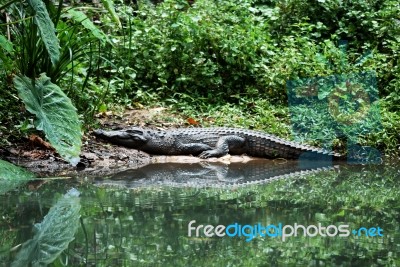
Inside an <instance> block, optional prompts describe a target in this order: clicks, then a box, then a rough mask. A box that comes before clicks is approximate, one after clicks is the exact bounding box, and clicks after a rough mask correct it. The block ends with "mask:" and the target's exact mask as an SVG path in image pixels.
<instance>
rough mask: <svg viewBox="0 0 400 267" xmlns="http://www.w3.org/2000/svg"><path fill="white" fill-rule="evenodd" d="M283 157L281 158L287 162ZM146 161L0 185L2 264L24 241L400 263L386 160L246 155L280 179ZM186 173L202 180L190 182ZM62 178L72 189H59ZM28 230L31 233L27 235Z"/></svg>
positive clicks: (395, 173)
mask: <svg viewBox="0 0 400 267" xmlns="http://www.w3.org/2000/svg"><path fill="white" fill-rule="evenodd" d="M241 166H242V165H241ZM285 166H286V170H289V169H290V168H288V167H289V166H291V165H290V164H289V165H285ZM154 167H155V168H150V169H149V170H148V171H143V170H142V173H141V175H142V176H145V175H150V173H151V175H153V176H151V177H150V176H146V179H150V180H151V181H153V183H146V182H144V181H139V180H140V177H135V178H134V177H133V176H132V175H134V174H137V172H136V171H130V172H129V171H128V172H126V171H125V172H123V173H120V174H116V175H114V176H113V177H111V179H104V177H89V178H74V179H67V180H50V181H45V182H44V181H34V182H29V183H26V184H24V185H21V186H20V187H18V188H17V189H15V190H12V191H8V192H7V193H4V194H2V195H1V196H0V203H1V214H0V231H1V236H2V238H1V241H0V266H10V265H11V264H12V263H14V266H18V264H17V263H19V262H21V261H19V262H18V258H21V257H22V256H21V255H23V252H21V251H23V250H25V251H28V249H29V246H28V245H31V246H33V245H32V244H34V245H37V244H39V245H37V246H36V247H35V248H39V250H42V251H44V252H47V254H45V253H42V254H41V255H42V256H40V257H42V258H40V257H38V255H40V253H38V250H35V253H32V255H30V254H29V255H28V254H26V255H28V256H29V257H28V256H27V258H29V259H30V260H31V262H33V263H34V262H35V261H36V263H38V262H39V263H40V262H41V261H42V262H44V260H43V258H45V256H43V255H46V257H47V259H50V260H51V263H49V265H50V266H60V265H61V264H63V265H68V266H400V259H399V255H400V245H399V244H400V242H399V241H400V234H399V230H400V229H399V220H400V213H399V212H400V197H399V196H398V195H399V194H398V192H399V189H400V188H399V187H400V185H399V181H398V177H399V170H398V168H397V167H395V166H370V167H368V166H340V167H337V168H330V169H329V168H320V170H318V171H316V172H311V173H306V174H303V175H301V176H299V175H292V176H290V175H287V174H282V173H284V171H282V170H281V171H278V170H277V169H276V168H275V167H271V166H266V165H263V167H260V166H258V167H256V166H255V165H253V166H252V169H253V170H254V169H257V168H258V171H257V172H256V173H257V175H259V174H260V170H261V169H262V168H264V169H265V168H266V169H267V170H268V171H267V172H264V173H271V172H272V169H273V171H274V172H275V174H278V176H280V177H281V179H277V180H273V181H271V182H270V183H247V184H246V185H245V186H242V185H241V182H243V181H244V180H243V179H249V180H251V181H254V180H256V181H257V180H258V178H257V179H253V178H252V177H251V175H250V176H249V177H247V178H246V177H243V175H249V174H251V173H254V171H251V172H250V171H246V170H243V168H245V167H243V166H242V167H241V169H242V172H241V176H240V177H241V178H238V175H237V173H236V174H235V175H234V177H233V178H232V177H231V176H229V175H226V174H227V173H230V171H231V170H233V169H237V168H238V167H237V166H233V167H227V168H226V167H224V168H222V169H220V168H217V167H215V166H211V167H210V166H203V167H199V166H183V165H182V166H181V167H180V168H179V169H180V172H179V174H178V173H176V172H175V173H174V171H172V173H174V174H175V175H178V176H179V177H178V176H176V177H173V178H168V175H170V174H171V168H169V167H167V166H165V167H161V166H159V165H155V166H154ZM175 167H176V166H175ZM175 167H174V168H172V169H173V170H176V169H177V168H175ZM202 168H206V171H207V172H206V174H204V173H203V174H202V175H203V180H207V179H205V178H204V177H209V178H210V179H211V180H213V181H214V182H218V183H219V184H220V185H223V184H224V185H225V186H217V187H212V186H210V184H211V183H209V182H204V181H203V180H201V179H200V180H199V175H200V176H201V173H202V171H204V170H203V169H202ZM210 168H211V169H210ZM271 168H272V169H271ZM150 170H151V171H150ZM166 170H169V171H166ZM189 170H192V171H193V170H195V171H194V172H191V171H189ZM193 173H195V175H193ZM160 174H162V175H160ZM224 174H225V175H224ZM185 175H188V176H185ZM282 175H283V176H282ZM182 177H186V178H187V179H192V181H190V182H185V181H187V179H186V180H185V179H182ZM271 177H275V176H271ZM252 179H253V180H252ZM134 180H135V181H136V183H135V182H134ZM195 181H200V182H203V183H202V186H192V185H193V184H194V183H195ZM113 182H114V183H113ZM112 184H113V185H112ZM71 188H75V189H77V190H78V191H79V193H80V194H79V196H77V194H75V193H76V192H75V193H70V194H67V192H68V191H69V190H70V189H71ZM73 211H78V212H77V213H74V212H73ZM191 221H195V222H194V223H192V226H193V227H194V229H196V228H197V227H198V226H199V225H213V226H214V227H215V226H217V225H224V226H229V225H235V223H237V225H239V224H240V225H242V226H245V225H250V226H254V225H258V224H259V223H260V225H261V226H264V227H265V226H267V225H273V226H274V227H275V228H273V227H272V226H271V228H269V229H270V230H271V231H270V232H268V233H269V234H270V235H271V236H273V235H275V234H276V233H277V232H279V224H281V225H282V226H284V225H290V226H294V225H295V224H298V225H299V224H301V225H304V226H305V227H307V226H310V225H316V226H318V224H321V226H322V227H324V226H325V227H326V226H329V225H334V226H335V227H336V228H338V227H339V226H340V225H348V229H349V231H351V230H359V229H360V227H365V228H366V229H370V228H375V232H374V230H370V231H372V232H371V234H372V235H373V234H375V235H376V236H369V237H367V236H366V234H365V231H363V230H362V229H361V230H360V236H358V233H356V234H353V233H350V234H349V236H342V237H339V236H332V237H329V236H325V237H322V236H319V235H317V236H315V237H304V236H303V232H301V230H299V233H298V236H287V237H286V238H285V240H283V239H282V236H277V237H269V236H265V237H260V236H256V237H254V238H253V237H252V236H251V235H250V234H249V232H248V230H249V229H248V230H246V231H244V232H243V235H242V236H240V237H239V236H235V237H229V236H226V235H225V236H224V237H216V236H213V237H207V236H206V235H205V234H204V231H203V232H201V229H204V228H199V230H200V231H199V236H196V230H192V231H191V236H190V237H189V236H188V225H189V223H190V222H191ZM35 223H41V225H40V227H34V224H35ZM378 227H379V228H378ZM34 228H39V230H38V229H36V231H33V230H34ZM272 229H275V232H274V231H273V230H272ZM286 229H287V230H288V231H289V230H290V228H289V227H287V228H286ZM299 229H300V228H299ZM310 229H311V228H310ZM378 229H381V230H382V232H381V234H382V236H379V235H378V234H377V233H378V232H377V230H378ZM231 230H232V231H231V232H230V233H233V232H234V231H233V230H234V228H233V227H231ZM253 230H254V228H253ZM311 230H312V229H311ZM333 230H334V228H333V226H332V227H331V230H330V231H331V233H333V232H334V231H333ZM37 233H39V234H37ZM264 233H265V232H264ZM310 233H311V234H312V231H311V232H310ZM68 235H72V236H73V238H74V239H73V240H72V241H70V240H69V239H68ZM246 235H247V236H246ZM46 237H49V238H47V239H46ZM246 239H252V240H251V241H250V240H249V241H246ZM28 240H34V241H30V243H29V244H28V245H27V244H26V243H25V242H27V241H28ZM38 240H39V241H38ZM36 241H38V242H36ZM35 242H36V243H35ZM49 242H51V244H52V246H51V247H49V246H47V245H46V244H48V243H49ZM24 243H25V245H22V244H24ZM57 246H60V247H62V246H65V248H64V249H61V248H60V249H57ZM49 255H50V256H49ZM54 257H55V258H54ZM53 258H54V259H53ZM39 263H38V266H40V264H39ZM19 264H21V263H19ZM25 264H26V263H25ZM20 266H23V265H20Z"/></svg>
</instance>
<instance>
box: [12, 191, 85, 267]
mask: <svg viewBox="0 0 400 267" xmlns="http://www.w3.org/2000/svg"><path fill="white" fill-rule="evenodd" d="M79 200H80V199H79V192H78V190H76V189H74V188H73V189H71V190H70V191H68V192H67V193H66V194H65V195H64V196H63V197H62V198H61V199H59V200H58V202H57V203H56V204H55V205H54V206H53V207H52V208H51V209H50V210H49V212H48V213H47V215H46V216H45V217H44V219H43V221H42V222H41V223H37V224H35V226H34V230H35V235H34V236H33V238H32V239H30V240H28V241H26V242H25V243H24V244H22V247H21V249H20V251H19V252H18V254H17V257H16V260H15V261H14V262H13V263H12V264H11V266H13V267H19V266H45V265H48V264H50V263H52V262H53V261H54V260H55V259H56V258H57V257H58V256H59V255H60V254H61V253H62V252H63V251H64V250H65V249H66V248H67V247H68V244H69V243H70V242H71V241H72V240H74V236H75V233H76V231H77V229H78V226H79V217H80V215H79V212H80V209H81V205H80V203H79Z"/></svg>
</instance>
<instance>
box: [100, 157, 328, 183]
mask: <svg viewBox="0 0 400 267" xmlns="http://www.w3.org/2000/svg"><path fill="white" fill-rule="evenodd" d="M334 168H335V167H334V166H333V165H332V162H323V161H317V162H315V161H301V162H299V161H294V160H292V161H287V160H284V161H282V160H265V159H260V160H251V161H249V162H247V163H242V162H234V163H230V164H223V163H220V162H200V163H155V164H149V165H146V166H143V167H141V168H139V169H130V170H125V171H122V172H119V173H116V174H114V175H112V176H111V177H110V178H109V179H98V180H97V181H96V183H97V184H98V185H103V186H107V185H112V186H120V187H126V188H140V187H151V186H180V187H184V186H190V187H226V186H228V187H229V186H242V185H251V184H261V183H268V182H271V181H274V180H278V179H284V178H289V177H293V176H298V175H302V174H309V173H316V172H320V171H324V170H330V169H331V170H332V169H334Z"/></svg>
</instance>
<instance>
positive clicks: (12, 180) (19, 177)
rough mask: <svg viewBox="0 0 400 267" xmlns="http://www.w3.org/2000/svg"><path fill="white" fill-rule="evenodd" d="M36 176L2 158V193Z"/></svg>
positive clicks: (0, 177)
mask: <svg viewBox="0 0 400 267" xmlns="http://www.w3.org/2000/svg"><path fill="white" fill-rule="evenodd" d="M35 178H36V177H35V175H34V174H33V173H31V172H29V171H27V170H25V169H23V168H20V167H18V166H15V165H13V164H11V163H9V162H7V161H4V160H0V195H1V194H4V193H6V192H8V191H10V190H13V189H15V188H16V187H18V186H20V185H22V184H25V183H26V182H27V181H29V180H32V179H35Z"/></svg>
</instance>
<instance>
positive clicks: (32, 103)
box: [14, 74, 82, 165]
mask: <svg viewBox="0 0 400 267" xmlns="http://www.w3.org/2000/svg"><path fill="white" fill-rule="evenodd" d="M34 82H35V84H33V80H31V79H29V78H28V77H26V76H24V77H15V78H14V84H15V87H16V88H17V90H18V95H19V97H20V98H21V99H22V101H23V102H24V103H25V106H26V109H27V110H28V111H29V112H31V113H32V114H35V115H36V120H35V127H36V129H38V130H40V131H43V132H44V133H45V134H46V137H47V139H48V140H49V142H50V143H51V145H52V146H53V147H54V148H55V149H56V150H57V152H58V153H59V154H60V155H61V156H62V157H63V158H64V159H66V160H67V161H69V162H70V163H71V164H72V165H76V164H77V163H78V162H79V154H80V149H81V146H82V141H81V138H82V133H81V125H80V122H79V119H78V114H77V112H76V108H75V107H74V106H73V105H72V103H71V100H70V99H69V98H68V97H67V96H66V95H65V94H64V92H63V91H62V90H61V89H60V87H58V86H57V85H55V84H53V83H52V82H51V81H50V78H49V77H47V76H46V75H45V74H42V75H41V76H40V77H39V78H38V79H36V80H35V81H34Z"/></svg>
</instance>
